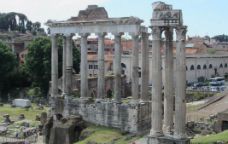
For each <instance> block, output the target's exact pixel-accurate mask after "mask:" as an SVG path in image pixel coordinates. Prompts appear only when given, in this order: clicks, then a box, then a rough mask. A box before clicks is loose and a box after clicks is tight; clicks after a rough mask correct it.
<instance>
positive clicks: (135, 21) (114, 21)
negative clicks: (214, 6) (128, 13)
mask: <svg viewBox="0 0 228 144" xmlns="http://www.w3.org/2000/svg"><path fill="white" fill-rule="evenodd" d="M142 22H143V20H141V19H139V18H137V17H121V18H109V19H99V20H85V21H54V20H48V21H47V23H46V25H47V26H49V27H67V26H86V25H97V24H110V25H140V24H141V23H142Z"/></svg>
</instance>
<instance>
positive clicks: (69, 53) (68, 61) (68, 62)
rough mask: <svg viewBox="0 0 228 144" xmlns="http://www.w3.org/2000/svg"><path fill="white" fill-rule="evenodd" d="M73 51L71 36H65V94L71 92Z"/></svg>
mask: <svg viewBox="0 0 228 144" xmlns="http://www.w3.org/2000/svg"><path fill="white" fill-rule="evenodd" d="M72 68H73V51H72V36H71V35H69V36H66V94H70V93H71V92H72V72H73V70H72Z"/></svg>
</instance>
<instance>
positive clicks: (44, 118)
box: [40, 112, 47, 125]
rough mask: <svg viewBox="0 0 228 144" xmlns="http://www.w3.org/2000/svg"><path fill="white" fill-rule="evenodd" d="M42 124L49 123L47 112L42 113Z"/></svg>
mask: <svg viewBox="0 0 228 144" xmlns="http://www.w3.org/2000/svg"><path fill="white" fill-rule="evenodd" d="M40 122H41V124H42V125H44V124H45V123H46V122H47V113H46V112H42V113H41V114H40Z"/></svg>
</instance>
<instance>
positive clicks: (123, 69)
mask: <svg viewBox="0 0 228 144" xmlns="http://www.w3.org/2000/svg"><path fill="white" fill-rule="evenodd" d="M121 68H122V69H121V73H122V74H123V75H124V74H125V71H126V68H127V66H126V65H125V64H124V63H121Z"/></svg>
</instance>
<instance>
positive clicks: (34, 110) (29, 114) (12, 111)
mask: <svg viewBox="0 0 228 144" xmlns="http://www.w3.org/2000/svg"><path fill="white" fill-rule="evenodd" d="M43 111H47V108H44V110H39V109H38V107H37V106H35V105H34V104H33V105H32V107H31V108H19V107H11V106H10V105H8V104H5V105H4V106H3V107H0V122H2V121H3V115H4V114H9V115H10V119H11V120H17V118H18V116H19V115H20V114H24V115H25V118H26V119H27V120H32V121H34V120H35V118H36V115H39V114H41V113H42V112H43Z"/></svg>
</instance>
